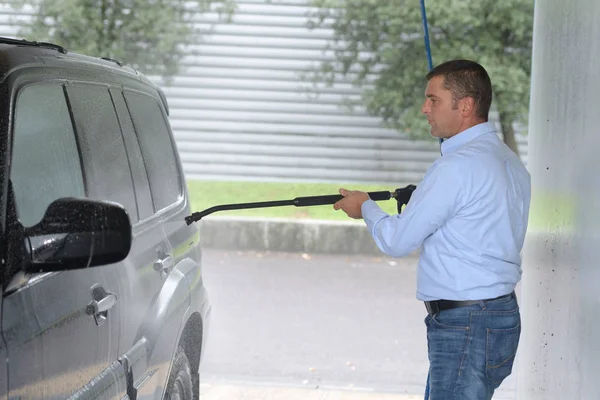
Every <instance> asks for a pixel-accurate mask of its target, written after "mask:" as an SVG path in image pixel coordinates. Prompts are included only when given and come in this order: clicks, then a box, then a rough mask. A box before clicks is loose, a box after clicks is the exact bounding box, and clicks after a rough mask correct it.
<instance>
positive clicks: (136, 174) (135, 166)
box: [110, 88, 154, 219]
mask: <svg viewBox="0 0 600 400" xmlns="http://www.w3.org/2000/svg"><path fill="white" fill-rule="evenodd" d="M110 93H111V96H112V99H113V103H114V105H115V110H116V111H117V117H118V118H119V123H120V125H121V129H122V131H123V139H125V148H126V149H127V155H128V158H129V166H130V168H131V177H132V178H133V188H134V190H135V194H136V199H137V206H138V213H139V216H140V219H145V218H148V217H150V216H152V214H154V205H153V203H152V195H151V194H150V186H149V185H150V184H149V183H148V175H147V172H146V166H145V165H144V159H143V158H142V151H141V150H140V144H139V143H138V140H137V138H136V135H135V130H134V129H133V122H132V121H131V116H130V115H129V111H128V110H127V104H125V99H124V98H123V92H121V91H120V90H118V89H115V88H113V89H111V90H110Z"/></svg>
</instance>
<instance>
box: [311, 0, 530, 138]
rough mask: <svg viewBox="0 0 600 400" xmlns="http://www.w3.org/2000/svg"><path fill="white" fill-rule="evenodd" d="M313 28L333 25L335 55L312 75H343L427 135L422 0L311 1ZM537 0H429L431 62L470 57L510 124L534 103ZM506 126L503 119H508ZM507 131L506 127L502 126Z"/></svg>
mask: <svg viewBox="0 0 600 400" xmlns="http://www.w3.org/2000/svg"><path fill="white" fill-rule="evenodd" d="M312 3H313V6H315V7H316V11H315V12H314V13H313V14H312V15H311V20H310V22H309V28H332V29H333V31H334V38H333V40H332V42H331V43H330V47H329V48H330V50H332V51H334V54H335V57H334V59H333V60H331V61H327V60H326V61H324V62H322V63H321V68H320V69H319V70H318V71H315V74H316V75H315V76H314V77H313V80H314V81H323V82H327V83H328V84H332V83H333V82H334V81H335V80H336V79H337V78H339V77H340V76H344V77H346V78H348V77H350V78H352V82H353V84H354V85H355V86H357V87H359V88H362V89H363V102H364V105H365V106H366V108H367V111H368V112H369V113H370V114H372V115H375V116H379V117H381V118H383V120H384V121H385V122H386V124H387V125H388V126H389V127H391V128H394V129H396V130H398V131H401V132H405V133H408V134H409V135H411V136H412V137H415V138H418V137H426V136H428V134H429V133H428V132H429V129H428V126H427V122H426V120H425V118H423V117H422V116H421V113H420V109H421V105H422V103H423V100H424V91H425V86H426V83H427V82H426V80H425V74H426V73H427V71H428V69H427V68H428V66H427V58H426V53H425V44H424V40H423V26H422V20H421V10H420V7H419V2H418V1H414V0H413V1H406V0H385V1H382V0H343V1H340V0H313V1H312ZM533 5H534V0H502V1H498V0H444V1H428V2H427V3H426V6H427V18H428V23H429V35H430V41H431V52H432V57H433V64H434V66H435V65H437V64H440V63H442V62H444V61H447V60H450V59H456V58H466V59H472V60H475V61H477V62H479V63H480V64H482V65H483V66H484V67H485V68H486V69H487V71H488V73H489V74H490V78H491V80H492V85H493V89H494V104H493V107H495V109H496V110H497V112H498V113H499V114H501V115H502V116H503V117H504V118H503V119H504V121H505V122H509V123H511V126H512V123H514V122H524V121H525V120H526V118H527V114H528V106H529V81H530V71H531V46H532V34H533ZM503 128H504V125H503ZM504 130H505V134H506V133H507V132H506V131H507V130H508V129H504Z"/></svg>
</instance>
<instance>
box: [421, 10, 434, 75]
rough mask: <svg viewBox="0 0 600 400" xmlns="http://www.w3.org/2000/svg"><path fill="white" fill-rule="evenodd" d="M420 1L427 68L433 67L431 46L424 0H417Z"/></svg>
mask: <svg viewBox="0 0 600 400" xmlns="http://www.w3.org/2000/svg"><path fill="white" fill-rule="evenodd" d="M419 2H420V3H421V18H422V19H423V33H424V35H423V37H424V39H425V51H426V52H427V65H428V67H429V70H430V71H431V70H432V69H433V61H432V60H431V46H430V45H429V29H428V28H427V12H426V11H425V0H419Z"/></svg>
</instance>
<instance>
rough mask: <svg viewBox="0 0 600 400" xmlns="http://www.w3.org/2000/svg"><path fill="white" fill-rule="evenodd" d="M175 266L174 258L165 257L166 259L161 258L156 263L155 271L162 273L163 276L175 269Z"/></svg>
mask: <svg viewBox="0 0 600 400" xmlns="http://www.w3.org/2000/svg"><path fill="white" fill-rule="evenodd" d="M173 264H174V263H173V256H168V255H165V256H164V258H159V259H158V260H156V261H154V270H155V271H157V272H160V273H161V275H163V273H164V274H165V275H166V274H168V273H169V270H170V269H171V268H172V267H173Z"/></svg>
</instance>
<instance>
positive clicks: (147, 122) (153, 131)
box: [125, 91, 181, 211]
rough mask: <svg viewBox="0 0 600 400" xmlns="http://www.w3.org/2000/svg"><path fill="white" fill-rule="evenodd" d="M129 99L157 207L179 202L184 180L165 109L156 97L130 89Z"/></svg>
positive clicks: (161, 207)
mask: <svg viewBox="0 0 600 400" xmlns="http://www.w3.org/2000/svg"><path fill="white" fill-rule="evenodd" d="M125 99H126V100H127V106H128V107H129V112H130V113H131V117H132V119H133V125H134V127H135V131H136V134H137V137H138V141H139V143H140V147H141V149H142V156H143V157H144V161H145V163H146V170H147V171H148V178H149V180H150V190H151V192H152V198H153V199H154V206H155V209H156V211H158V210H161V209H163V208H165V207H168V206H169V205H171V204H173V203H175V202H177V201H178V200H179V199H180V197H181V180H180V175H179V168H178V167H177V159H176V156H175V148H174V146H173V142H172V141H171V137H170V133H169V128H168V126H167V123H166V121H165V116H164V113H163V110H162V108H161V106H160V104H159V103H158V100H156V99H155V98H153V97H150V96H147V95H144V94H141V93H138V92H133V91H126V92H125Z"/></svg>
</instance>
